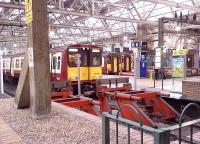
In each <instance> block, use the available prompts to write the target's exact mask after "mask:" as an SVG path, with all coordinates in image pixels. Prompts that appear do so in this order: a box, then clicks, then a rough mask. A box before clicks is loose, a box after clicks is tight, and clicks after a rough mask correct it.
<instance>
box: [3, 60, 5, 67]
mask: <svg viewBox="0 0 200 144" xmlns="http://www.w3.org/2000/svg"><path fill="white" fill-rule="evenodd" d="M3 68H6V61H5V60H4V61H3Z"/></svg>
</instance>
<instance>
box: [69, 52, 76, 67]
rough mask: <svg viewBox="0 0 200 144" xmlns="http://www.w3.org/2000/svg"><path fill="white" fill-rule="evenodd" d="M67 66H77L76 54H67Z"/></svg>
mask: <svg viewBox="0 0 200 144" xmlns="http://www.w3.org/2000/svg"><path fill="white" fill-rule="evenodd" d="M69 66H77V57H76V54H69Z"/></svg>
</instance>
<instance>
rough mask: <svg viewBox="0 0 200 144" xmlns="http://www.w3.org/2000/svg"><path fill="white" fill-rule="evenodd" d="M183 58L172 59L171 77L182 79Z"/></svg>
mask: <svg viewBox="0 0 200 144" xmlns="http://www.w3.org/2000/svg"><path fill="white" fill-rule="evenodd" d="M184 61H185V60H184V56H177V57H173V59H172V77H180V78H182V77H184Z"/></svg>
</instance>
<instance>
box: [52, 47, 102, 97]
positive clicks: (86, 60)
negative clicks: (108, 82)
mask: <svg viewBox="0 0 200 144" xmlns="http://www.w3.org/2000/svg"><path fill="white" fill-rule="evenodd" d="M77 54H80V55H81V58H80V60H81V65H80V80H81V91H82V93H83V94H84V93H85V95H93V94H95V88H96V79H101V77H102V67H101V66H102V48H101V47H99V46H96V45H85V44H84V45H83V44H81V45H69V46H68V47H67V48H64V49H63V48H62V49H59V50H58V49H53V50H51V57H53V58H51V60H52V66H51V79H52V81H60V80H61V81H62V80H68V81H70V82H71V85H72V87H73V92H74V94H77V89H78V84H77V83H78V82H77V80H78V68H77ZM54 65H55V66H54ZM59 65H62V66H61V68H60V66H59ZM57 67H58V68H59V69H57Z"/></svg>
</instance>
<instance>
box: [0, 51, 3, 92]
mask: <svg viewBox="0 0 200 144" xmlns="http://www.w3.org/2000/svg"><path fill="white" fill-rule="evenodd" d="M0 75H1V94H4V86H3V59H2V51H1V52H0Z"/></svg>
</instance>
